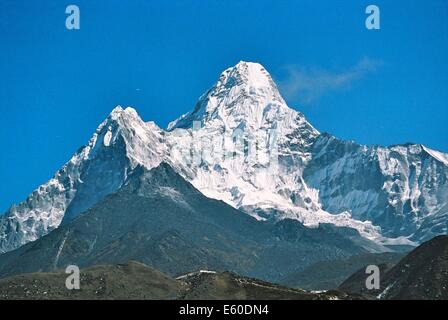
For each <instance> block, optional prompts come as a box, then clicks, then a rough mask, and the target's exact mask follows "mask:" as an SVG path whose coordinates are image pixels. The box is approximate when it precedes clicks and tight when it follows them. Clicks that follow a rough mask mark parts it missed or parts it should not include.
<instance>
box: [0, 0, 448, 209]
mask: <svg viewBox="0 0 448 320" xmlns="http://www.w3.org/2000/svg"><path fill="white" fill-rule="evenodd" d="M72 3H73V4H76V5H78V6H79V7H80V10H81V29H80V30H79V31H68V30H67V29H66V28H65V18H66V14H65V7H66V6H67V5H69V4H72ZM371 3H374V4H377V5H378V6H379V7H380V9H381V30H380V31H369V30H367V29H366V28H365V27H364V21H365V18H366V15H365V13H364V10H365V8H366V6H367V5H368V4H371ZM0 44H1V45H0V108H1V110H0V111H1V113H0V114H1V119H2V121H1V126H0V136H1V137H2V146H1V149H0V150H1V157H0V178H1V184H0V212H3V211H4V210H6V209H7V208H8V207H9V206H10V205H11V204H12V203H14V202H19V201H20V200H23V199H24V198H25V197H26V195H27V194H29V193H30V192H31V191H32V190H33V189H34V188H36V187H37V186H38V185H40V184H41V183H43V182H45V181H46V180H48V179H49V178H50V177H51V176H52V175H53V174H54V172H55V171H56V170H57V169H58V168H59V167H60V166H61V165H63V163H65V162H66V161H67V160H68V159H69V158H70V157H71V155H72V154H73V153H74V152H75V151H76V150H77V149H78V148H79V147H80V146H81V145H83V144H85V143H86V142H87V141H88V139H89V138H90V137H91V135H92V133H93V131H94V130H95V128H96V127H97V125H98V124H99V123H100V122H101V121H102V120H103V119H104V118H105V117H106V116H107V115H108V113H109V112H110V111H111V110H112V109H113V108H114V106H116V105H118V104H121V105H123V106H128V105H132V106H134V107H135V108H136V109H137V110H138V111H139V113H140V114H141V116H142V117H143V118H144V119H145V120H154V121H156V123H158V124H159V125H160V126H162V127H165V126H166V124H167V123H168V122H169V121H171V120H173V119H174V118H176V117H177V116H179V115H180V114H182V113H185V112H187V111H189V110H190V109H191V108H192V107H193V106H194V104H195V102H196V99H197V98H198V96H199V95H201V94H202V93H203V92H204V91H205V90H206V89H207V88H209V87H210V86H211V85H212V84H213V83H214V81H215V80H216V79H217V77H218V75H219V73H220V72H221V71H222V70H223V69H225V68H227V67H229V66H232V65H234V64H236V63H237V62H238V61H239V60H248V61H257V62H260V63H262V64H263V65H264V66H265V67H266V68H267V69H268V70H269V71H270V72H271V74H272V75H273V77H274V79H275V80H277V81H278V82H279V83H281V84H282V87H283V88H285V89H284V90H285V91H288V95H287V97H286V98H287V101H288V103H289V105H290V106H292V107H294V108H296V109H297V110H299V111H301V112H303V113H304V114H305V115H306V116H307V117H308V119H309V120H310V121H311V123H312V124H313V125H314V126H315V127H316V128H317V129H318V130H320V131H327V132H330V133H333V134H334V135H336V136H338V137H340V138H344V139H351V140H355V141H357V142H360V143H364V144H383V145H389V144H397V143H404V142H409V141H412V142H417V143H422V144H426V145H428V146H429V147H432V148H435V149H439V150H442V151H445V152H448V139H447V137H448V126H447V120H448V105H447V103H448V90H447V83H448V63H447V57H448V1H446V0H413V1H390V0H387V1H377V0H375V1H349V0H339V1H337V0H332V1H322V0H321V1H318V0H310V1H299V0H294V1H292V0H291V1H282V0H272V1H261V0H256V1H255V0H254V1H236V0H227V1H215V0H191V1H166V0H158V1H155V0H152V1H149V0H147V1H144V0H128V1H123V0H88V1H87V0H86V1H80V0H73V1H70V2H68V1H62V0H46V1H44V0H28V1H25V0H0ZM313 78H317V80H312V79H313ZM300 79H302V80H303V79H306V80H309V81H307V84H305V85H304V84H303V83H302V84H301V83H296V82H297V81H298V80H299V81H300ZM303 87H304V88H303ZM300 88H302V89H300ZM136 89H140V90H139V91H137V90H136ZM294 90H295V91H294Z"/></svg>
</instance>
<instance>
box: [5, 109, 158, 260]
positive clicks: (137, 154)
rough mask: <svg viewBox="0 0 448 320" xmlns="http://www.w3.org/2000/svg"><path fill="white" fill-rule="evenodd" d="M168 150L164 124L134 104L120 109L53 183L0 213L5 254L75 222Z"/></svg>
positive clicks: (60, 172) (54, 178) (80, 150)
mask: <svg viewBox="0 0 448 320" xmlns="http://www.w3.org/2000/svg"><path fill="white" fill-rule="evenodd" d="M164 148H165V147H164V144H163V143H162V131H161V130H160V128H158V127H157V126H156V125H155V124H154V123H145V122H143V120H142V119H141V118H140V117H139V116H138V114H137V112H136V111H135V110H134V109H132V108H126V109H123V108H121V107H116V108H115V109H114V110H113V111H112V113H111V114H110V115H109V116H108V117H107V118H106V120H104V121H103V122H102V123H101V124H100V125H99V126H98V128H97V129H96V131H95V133H94V134H93V136H92V138H91V139H90V140H89V142H88V143H87V145H85V146H84V147H82V148H81V149H79V151H78V152H76V153H75V154H74V155H73V157H72V158H71V159H70V160H69V161H68V162H67V163H66V164H65V165H64V166H63V167H62V168H61V169H60V170H59V171H58V172H57V173H56V174H55V175H54V177H53V178H52V179H51V180H50V181H48V182H47V183H45V184H43V185H41V186H40V187H39V188H38V189H36V190H35V191H34V192H33V193H31V194H30V195H29V196H28V198H27V199H26V200H25V201H23V202H21V203H20V204H18V205H13V206H12V207H11V208H10V209H9V210H8V211H7V212H6V213H5V214H4V215H3V216H1V217H0V253H1V252H6V251H10V250H13V249H15V248H17V247H19V246H21V245H23V244H25V243H27V242H30V241H34V240H36V239H38V238H40V237H42V236H44V235H45V234H47V233H48V232H50V231H51V230H53V229H55V228H57V227H58V226H59V225H60V224H61V223H62V222H63V221H70V220H71V219H73V218H74V217H76V216H77V215H78V214H79V213H81V212H83V211H85V210H87V209H88V208H90V207H91V206H92V205H94V204H96V203H97V202H98V201H99V200H101V199H103V198H104V197H106V196H107V195H109V194H111V193H113V192H115V191H116V190H118V188H120V187H121V185H122V184H123V183H124V181H125V180H126V178H127V174H128V172H130V171H131V170H133V169H134V168H135V167H136V166H138V165H142V166H145V167H146V168H148V169H151V168H154V167H156V166H158V165H159V164H160V162H161V161H162V159H163V155H164V153H165V150H164Z"/></svg>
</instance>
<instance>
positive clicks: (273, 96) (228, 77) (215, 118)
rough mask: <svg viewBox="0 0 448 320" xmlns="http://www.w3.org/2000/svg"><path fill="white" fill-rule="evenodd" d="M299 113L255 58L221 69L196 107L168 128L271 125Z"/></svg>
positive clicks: (231, 128) (290, 118) (227, 128)
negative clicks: (253, 60) (254, 61)
mask: <svg viewBox="0 0 448 320" xmlns="http://www.w3.org/2000/svg"><path fill="white" fill-rule="evenodd" d="M298 116H299V113H298V112H296V111H294V110H293V109H290V108H289V107H288V106H287V105H286V102H285V100H284V99H283V98H282V96H281V95H280V93H279V91H278V88H277V86H276V84H275V83H274V81H273V80H272V77H271V75H270V74H269V72H268V71H266V69H265V68H264V67H263V66H262V65H260V64H258V63H253V62H244V61H241V62H239V63H238V64H237V65H236V66H234V67H231V68H228V69H226V70H225V71H224V72H223V73H221V75H220V77H219V79H218V81H217V82H216V84H215V85H214V86H213V87H212V88H211V89H210V90H208V91H207V92H206V93H205V94H204V95H202V96H201V97H200V99H199V101H198V102H197V104H196V106H195V107H194V109H193V111H191V112H189V113H187V114H185V115H183V116H182V117H180V118H179V119H177V120H175V121H173V122H171V123H170V124H169V126H168V130H173V129H176V128H184V129H188V128H192V127H193V126H194V123H195V122H199V123H200V124H201V126H214V127H217V126H219V127H221V128H224V129H226V130H234V129H236V128H242V127H244V128H252V129H254V130H258V129H269V128H276V126H277V125H276V123H277V122H279V121H280V122H283V121H289V122H291V121H294V119H295V118H297V117H298Z"/></svg>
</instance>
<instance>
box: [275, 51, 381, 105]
mask: <svg viewBox="0 0 448 320" xmlns="http://www.w3.org/2000/svg"><path fill="white" fill-rule="evenodd" d="M382 64H383V62H382V61H380V60H374V59H370V58H367V57H365V58H363V59H361V60H360V61H359V62H358V63H357V64H356V65H354V66H352V67H350V68H348V69H346V70H342V71H338V72H336V71H330V70H325V69H322V68H304V67H299V66H288V67H286V68H285V70H286V76H285V78H284V79H283V80H280V81H279V86H280V89H281V91H282V93H283V94H284V95H285V97H286V98H288V99H297V100H298V101H300V102H301V103H311V102H313V101H315V100H316V99H318V98H319V97H321V96H322V95H324V94H325V93H327V92H329V91H335V90H340V89H346V88H348V87H350V85H351V84H352V83H354V82H355V81H358V80H360V79H362V78H364V77H366V76H367V75H368V74H371V73H374V72H376V71H377V69H378V68H379V67H380V66H381V65H382Z"/></svg>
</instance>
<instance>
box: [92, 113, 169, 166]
mask: <svg viewBox="0 0 448 320" xmlns="http://www.w3.org/2000/svg"><path fill="white" fill-rule="evenodd" d="M95 135H96V136H94V139H99V140H100V141H102V143H103V146H104V147H110V146H111V145H113V144H114V143H117V142H120V141H122V142H123V143H124V146H125V147H126V156H127V157H128V158H129V160H130V161H131V165H132V167H136V166H137V165H143V166H144V167H146V168H148V169H151V168H154V167H156V166H158V165H159V164H160V162H161V161H162V159H163V156H164V154H165V146H164V145H163V137H162V136H163V132H162V130H161V129H160V128H159V127H158V126H157V125H156V124H155V123H154V122H144V121H143V120H142V119H141V118H140V116H139V115H138V113H137V111H136V110H135V109H134V108H131V107H128V108H126V109H123V108H122V107H121V106H118V107H116V108H115V109H114V110H112V112H111V113H110V115H109V116H108V117H107V119H106V120H105V121H104V122H103V123H102V124H101V125H100V126H99V127H98V129H97V130H96V134H95ZM95 145H96V143H95ZM99 145H101V144H98V146H99Z"/></svg>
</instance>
